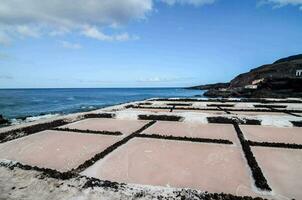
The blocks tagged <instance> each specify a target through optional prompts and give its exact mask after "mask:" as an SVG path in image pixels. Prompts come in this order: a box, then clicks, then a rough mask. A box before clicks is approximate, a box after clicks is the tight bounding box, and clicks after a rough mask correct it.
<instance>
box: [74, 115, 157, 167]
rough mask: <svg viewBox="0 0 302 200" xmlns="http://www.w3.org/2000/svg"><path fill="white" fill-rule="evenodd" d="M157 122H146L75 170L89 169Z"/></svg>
mask: <svg viewBox="0 0 302 200" xmlns="http://www.w3.org/2000/svg"><path fill="white" fill-rule="evenodd" d="M155 122H156V121H151V122H149V123H148V124H146V125H145V126H143V127H142V128H140V129H139V130H137V131H135V132H133V133H132V134H130V135H128V136H127V137H125V138H123V139H122V140H120V141H118V142H116V143H114V144H113V145H111V146H109V147H107V148H106V149H105V150H104V151H102V152H100V153H98V154H96V155H94V156H93V157H92V158H90V159H89V160H86V161H85V162H84V163H83V164H81V165H80V166H78V167H77V168H76V169H74V171H75V172H77V173H80V172H82V171H84V170H85V169H87V168H88V167H90V166H91V165H93V164H94V163H95V162H96V161H98V160H100V159H102V158H104V157H105V156H107V155H108V154H109V153H111V152H113V151H114V150H115V149H117V148H118V147H120V146H122V145H123V144H126V143H127V142H128V141H129V140H131V139H132V138H134V137H136V136H137V135H138V134H140V133H141V132H143V131H144V130H146V129H147V128H149V127H150V126H152V125H153V124H154V123H155Z"/></svg>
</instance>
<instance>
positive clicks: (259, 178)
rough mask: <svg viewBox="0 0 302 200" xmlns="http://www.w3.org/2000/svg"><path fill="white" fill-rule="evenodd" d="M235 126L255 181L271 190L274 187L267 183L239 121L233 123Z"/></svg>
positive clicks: (265, 188)
mask: <svg viewBox="0 0 302 200" xmlns="http://www.w3.org/2000/svg"><path fill="white" fill-rule="evenodd" d="M233 126H234V128H235V130H236V132H237V136H238V139H239V141H240V144H241V147H242V150H243V153H244V156H245V158H246V160H247V163H248V165H249V167H250V169H251V171H252V175H253V178H254V181H255V185H256V186H257V187H258V188H259V189H261V190H266V191H271V190H272V189H271V188H270V186H269V185H268V183H267V180H266V178H265V177H264V175H263V173H262V170H261V168H260V167H259V165H258V163H257V161H256V158H255V157H254V154H253V152H252V150H251V147H250V145H249V142H248V141H247V140H245V138H244V135H243V133H242V131H241V130H240V127H239V125H238V123H235V122H234V123H233Z"/></svg>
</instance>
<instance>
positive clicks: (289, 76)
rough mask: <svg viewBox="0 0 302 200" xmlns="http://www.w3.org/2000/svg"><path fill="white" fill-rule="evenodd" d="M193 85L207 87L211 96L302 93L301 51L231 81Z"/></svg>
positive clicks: (275, 95)
mask: <svg viewBox="0 0 302 200" xmlns="http://www.w3.org/2000/svg"><path fill="white" fill-rule="evenodd" d="M211 86H213V87H211ZM217 86H218V87H217ZM220 86H221V87H220ZM194 88H195V89H208V91H207V92H206V93H205V96H210V97H278V98H281V97H302V54H300V55H295V56H290V57H287V58H282V59H279V60H277V61H276V62H274V63H272V64H267V65H263V66H260V67H257V68H254V69H252V70H250V71H249V72H247V73H243V74H240V75H238V76H237V77H235V78H234V79H233V80H231V81H230V82H229V83H225V84H222V85H221V84H209V85H204V86H196V87H192V88H191V89H194Z"/></svg>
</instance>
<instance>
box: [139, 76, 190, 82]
mask: <svg viewBox="0 0 302 200" xmlns="http://www.w3.org/2000/svg"><path fill="white" fill-rule="evenodd" d="M188 79H189V80H190V79H192V78H189V77H158V76H155V77H149V78H141V79H139V80H138V81H137V82H145V83H162V82H175V81H184V80H188Z"/></svg>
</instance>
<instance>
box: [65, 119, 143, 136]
mask: <svg viewBox="0 0 302 200" xmlns="http://www.w3.org/2000/svg"><path fill="white" fill-rule="evenodd" d="M147 123H148V121H140V120H119V119H105V118H92V119H85V120H81V121H78V122H75V123H71V124H67V125H65V126H62V127H61V128H70V129H79V130H93V131H112V132H115V131H119V132H121V133H123V134H126V135H128V134H131V133H133V132H135V131H137V130H138V129H140V128H142V127H143V126H144V125H146V124H147Z"/></svg>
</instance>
